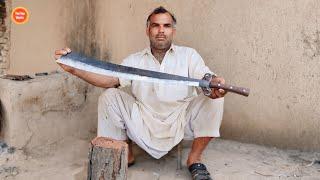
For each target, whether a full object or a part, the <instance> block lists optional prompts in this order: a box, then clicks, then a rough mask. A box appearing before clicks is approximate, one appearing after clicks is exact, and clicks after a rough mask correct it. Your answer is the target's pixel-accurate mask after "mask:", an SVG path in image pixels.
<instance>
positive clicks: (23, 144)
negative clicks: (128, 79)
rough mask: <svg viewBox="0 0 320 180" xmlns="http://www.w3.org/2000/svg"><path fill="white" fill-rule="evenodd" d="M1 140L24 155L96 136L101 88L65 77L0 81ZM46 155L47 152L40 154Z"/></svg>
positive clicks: (68, 76)
mask: <svg viewBox="0 0 320 180" xmlns="http://www.w3.org/2000/svg"><path fill="white" fill-rule="evenodd" d="M0 87H1V88H0V99H1V104H2V119H1V121H2V123H3V132H2V136H3V137H4V140H5V141H6V142H7V143H8V144H10V145H11V146H14V147H16V148H19V149H24V150H26V151H27V152H28V151H29V152H38V151H36V149H37V148H49V147H50V145H52V144H54V143H57V142H58V141H62V140H63V139H65V138H68V137H76V138H80V139H86V140H88V139H90V138H92V137H94V136H95V135H96V126H97V99H98V95H99V94H100V93H101V90H102V89H100V88H96V87H94V86H91V85H88V83H85V82H84V81H82V80H79V79H78V78H75V77H72V76H70V75H68V74H65V73H58V74H52V75H49V76H44V77H36V78H35V79H32V80H26V81H12V80H6V79H0ZM42 152H46V151H42Z"/></svg>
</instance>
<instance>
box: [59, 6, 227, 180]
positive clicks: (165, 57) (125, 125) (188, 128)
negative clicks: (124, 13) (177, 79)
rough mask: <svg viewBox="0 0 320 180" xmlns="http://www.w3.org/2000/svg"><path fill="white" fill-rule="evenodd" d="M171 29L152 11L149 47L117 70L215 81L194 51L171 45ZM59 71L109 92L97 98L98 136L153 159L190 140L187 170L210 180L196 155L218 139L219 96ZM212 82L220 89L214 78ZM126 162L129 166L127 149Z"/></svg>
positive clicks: (169, 21)
mask: <svg viewBox="0 0 320 180" xmlns="http://www.w3.org/2000/svg"><path fill="white" fill-rule="evenodd" d="M175 26H176V19H175V17H174V16H173V15H172V14H171V13H170V12H169V11H167V10H166V9H165V8H163V7H158V8H156V9H155V10H154V11H153V12H152V13H151V14H150V15H149V17H148V19H147V27H146V34H147V36H148V37H149V40H150V47H148V48H146V49H144V50H143V51H141V52H138V53H135V54H132V55H130V56H128V57H127V58H126V59H124V60H123V63H122V65H126V66H132V67H136V68H141V69H148V70H153V71H160V72H165V73H170V74H176V75H181V76H187V77H192V78H197V79H201V78H202V77H204V75H205V74H206V73H210V74H212V75H214V73H213V72H211V71H210V70H209V68H208V67H207V66H205V64H204V61H203V60H202V58H201V56H200V55H199V54H198V53H197V52H196V51H195V50H194V49H192V48H188V47H181V46H176V45H173V44H172V41H173V37H174V35H175V33H176V27H175ZM70 52H71V50H70V49H69V48H65V49H62V50H57V51H56V53H55V54H56V56H55V58H56V59H58V58H59V57H61V55H65V54H67V53H70ZM59 65H60V66H61V67H62V68H63V69H64V70H65V71H67V72H70V73H71V74H73V75H76V76H78V77H79V78H81V79H83V80H85V81H87V82H89V83H91V84H93V85H95V86H98V87H104V88H108V89H107V90H106V91H105V92H104V93H103V94H102V95H101V96H100V98H99V105H98V136H104V137H109V138H112V139H116V140H123V141H128V138H129V139H131V140H133V141H134V142H135V143H136V144H137V145H139V146H140V147H141V148H142V149H144V150H145V151H146V152H148V153H149V154H150V155H151V156H153V157H155V158H157V159H158V158H160V157H162V156H163V155H165V154H166V153H168V151H170V150H171V149H172V148H173V147H174V146H175V145H177V144H178V143H179V142H180V141H181V140H182V139H183V138H185V139H194V140H193V143H192V148H191V151H190V153H189V156H188V160H187V166H188V168H189V170H190V172H191V173H192V176H193V178H194V179H211V178H210V174H209V172H208V171H207V169H206V167H205V165H204V164H202V163H201V155H202V152H203V151H204V149H205V148H206V146H207V144H208V143H209V142H210V140H211V139H212V138H214V137H219V136H220V134H219V128H220V124H221V120H222V114H223V102H224V99H223V96H224V95H225V93H226V92H225V91H224V90H222V89H213V90H212V93H211V95H210V96H209V98H208V97H206V96H204V95H203V93H202V92H200V93H199V94H198V93H197V92H198V91H197V89H196V88H195V87H190V86H185V85H166V84H157V83H147V82H141V81H130V80H126V79H118V78H116V77H107V76H103V75H98V74H94V73H90V72H86V71H83V70H79V69H74V68H72V67H69V66H66V65H62V64H59ZM211 81H213V82H216V83H218V82H219V83H222V84H224V83H225V81H224V79H223V78H221V77H216V76H213V79H212V80H211ZM118 86H121V87H125V86H130V87H131V93H132V94H128V93H125V92H124V91H122V90H120V89H117V88H115V87H118ZM128 161H129V164H133V163H134V156H133V153H132V148H131V144H130V143H129V154H128Z"/></svg>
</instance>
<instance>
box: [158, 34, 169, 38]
mask: <svg viewBox="0 0 320 180" xmlns="http://www.w3.org/2000/svg"><path fill="white" fill-rule="evenodd" d="M156 38H167V36H166V35H164V34H157V35H156Z"/></svg>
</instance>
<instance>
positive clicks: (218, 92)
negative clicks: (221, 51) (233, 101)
mask: <svg viewBox="0 0 320 180" xmlns="http://www.w3.org/2000/svg"><path fill="white" fill-rule="evenodd" d="M211 83H215V84H218V83H220V84H225V80H224V79H223V78H222V77H214V78H212V80H211ZM211 90H212V92H211V95H210V98H211V99H216V98H221V97H224V96H225V95H226V94H227V91H225V90H223V89H217V88H212V89H211Z"/></svg>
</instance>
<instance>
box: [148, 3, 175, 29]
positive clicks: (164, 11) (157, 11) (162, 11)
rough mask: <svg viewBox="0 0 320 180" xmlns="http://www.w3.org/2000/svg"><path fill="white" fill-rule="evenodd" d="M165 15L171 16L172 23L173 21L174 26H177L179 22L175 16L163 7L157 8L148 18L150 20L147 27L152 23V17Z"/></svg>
mask: <svg viewBox="0 0 320 180" xmlns="http://www.w3.org/2000/svg"><path fill="white" fill-rule="evenodd" d="M164 13H168V14H170V16H171V18H172V21H173V26H175V25H176V24H177V20H176V18H175V17H174V15H173V14H172V13H171V12H170V11H168V10H166V8H164V7H162V6H159V7H157V8H155V9H154V10H153V11H152V12H151V13H150V15H149V16H148V19H147V26H148V25H149V23H150V19H151V16H153V15H155V14H164Z"/></svg>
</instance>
